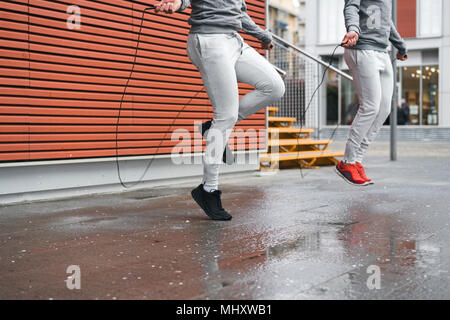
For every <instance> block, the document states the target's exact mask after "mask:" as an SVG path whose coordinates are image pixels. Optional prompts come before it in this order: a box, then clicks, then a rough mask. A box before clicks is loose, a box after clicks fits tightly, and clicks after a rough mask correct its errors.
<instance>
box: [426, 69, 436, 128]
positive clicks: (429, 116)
mask: <svg viewBox="0 0 450 320" xmlns="http://www.w3.org/2000/svg"><path fill="white" fill-rule="evenodd" d="M422 72H423V75H422V79H423V80H422V81H423V82H422V87H423V92H422V108H423V112H422V124H424V125H434V126H435V125H437V124H438V106H439V97H438V92H439V68H438V66H426V67H422Z"/></svg>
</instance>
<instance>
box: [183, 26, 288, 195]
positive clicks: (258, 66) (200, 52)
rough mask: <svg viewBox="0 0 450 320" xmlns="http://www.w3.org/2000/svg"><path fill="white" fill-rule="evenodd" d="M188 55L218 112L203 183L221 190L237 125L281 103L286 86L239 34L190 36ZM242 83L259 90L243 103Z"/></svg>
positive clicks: (208, 143)
mask: <svg viewBox="0 0 450 320" xmlns="http://www.w3.org/2000/svg"><path fill="white" fill-rule="evenodd" d="M187 52H188V56H189V58H190V59H191V61H192V63H193V64H194V65H195V66H196V67H197V68H198V69H199V71H200V73H201V76H202V79H203V82H204V85H205V89H206V92H207V94H208V97H209V99H210V101H211V104H212V106H213V108H214V119H213V123H212V126H211V129H210V130H209V131H208V134H207V137H206V150H205V155H204V156H203V167H204V169H203V173H204V177H203V182H204V184H205V186H207V187H208V188H211V189H217V188H218V184H219V165H220V164H221V162H222V154H223V150H224V149H225V145H226V142H227V141H228V138H229V136H230V133H231V131H232V129H233V127H234V126H235V124H236V122H237V121H238V120H243V119H245V118H247V117H248V116H250V115H252V114H253V113H255V112H257V111H259V110H261V109H262V108H265V107H267V106H268V105H270V104H271V103H273V102H275V101H277V100H278V99H280V98H281V97H282V96H283V94H284V90H285V88H284V82H283V80H282V79H281V77H280V75H279V74H278V73H277V72H276V71H275V69H274V68H273V67H272V65H271V64H270V63H269V62H268V61H267V60H266V59H264V58H263V57H262V56H261V55H260V54H259V53H258V52H256V51H255V50H254V49H253V48H252V47H250V46H249V45H247V44H246V43H245V42H244V40H243V39H242V37H241V36H240V35H239V34H238V33H237V32H236V33H230V34H203V33H202V34H199V33H195V34H190V35H189V37H188V42H187ZM238 82H243V83H247V84H250V85H252V86H253V87H255V90H253V91H252V92H250V93H248V94H246V95H245V96H244V97H242V98H241V99H240V100H239V91H238Z"/></svg>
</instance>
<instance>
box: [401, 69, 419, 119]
mask: <svg viewBox="0 0 450 320" xmlns="http://www.w3.org/2000/svg"><path fill="white" fill-rule="evenodd" d="M421 74H422V71H421V68H420V67H404V68H402V70H401V78H402V108H404V109H405V111H406V118H407V124H409V125H419V124H420V77H421Z"/></svg>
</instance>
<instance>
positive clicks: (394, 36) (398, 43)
mask: <svg viewBox="0 0 450 320" xmlns="http://www.w3.org/2000/svg"><path fill="white" fill-rule="evenodd" d="M389 40H390V41H391V42H392V44H393V45H394V47H396V48H397V50H398V52H399V53H400V54H401V55H405V54H406V53H407V51H408V50H407V49H406V43H405V40H403V39H402V37H401V36H400V34H399V33H398V31H397V28H396V27H395V25H394V22H393V21H392V20H391V34H390V36H389Z"/></svg>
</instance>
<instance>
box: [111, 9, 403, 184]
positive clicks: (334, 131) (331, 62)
mask: <svg viewBox="0 0 450 320" xmlns="http://www.w3.org/2000/svg"><path fill="white" fill-rule="evenodd" d="M154 9H155V6H153V5H151V6H149V7H148V8H145V9H144V10H143V11H142V16H141V23H140V26H139V34H138V40H137V44H136V49H135V52H134V58H133V64H132V68H131V71H130V74H129V76H128V78H127V81H126V83H125V87H124V91H123V93H122V97H121V99H120V105H119V112H118V116H117V121H116V126H115V144H116V148H115V149H116V150H115V151H116V152H115V153H116V168H117V176H118V177H119V181H120V184H121V185H122V187H123V188H125V189H129V188H133V187H135V186H137V185H139V184H140V183H141V182H142V181H143V179H144V177H145V175H146V174H147V172H148V170H149V169H150V167H151V166H152V164H153V161H154V160H155V158H156V155H157V154H158V151H159V150H160V148H161V146H162V144H163V142H164V139H161V140H160V143H159V145H158V148H157V150H156V152H155V155H154V156H153V157H152V158H151V160H150V161H149V163H148V164H147V166H146V168H145V170H144V173H143V174H142V175H141V177H140V178H139V179H138V180H137V181H136V182H134V183H131V184H127V183H125V182H124V181H123V179H122V175H121V171H120V160H119V142H118V134H119V124H120V116H121V113H122V106H123V102H124V98H125V95H126V93H127V89H128V86H129V83H130V80H131V78H132V76H133V73H134V68H135V66H136V60H137V54H138V50H139V44H140V40H141V36H142V27H143V25H144V18H145V14H146V13H147V11H150V10H154ZM340 46H342V44H338V45H337V46H336V48H334V50H333V53H332V54H331V57H330V62H329V64H328V66H327V67H326V68H325V70H324V71H323V75H322V79H321V81H320V83H319V85H318V86H317V88H316V89H315V90H314V92H313V94H312V95H311V98H310V100H309V102H308V105H307V107H306V108H305V110H304V112H303V114H304V115H306V113H307V112H308V110H309V108H310V107H311V103H312V101H313V99H314V96H315V95H316V93H317V91H318V90H319V89H320V87H321V86H322V84H323V82H324V80H325V76H326V73H327V71H328V70H329V69H330V67H331V66H332V64H333V60H334V57H335V54H336V50H337V49H338V48H339V47H340ZM394 61H395V59H394V60H393V61H392V62H394ZM203 89H204V87H202V89H200V90H199V91H198V92H197V93H195V95H194V96H193V97H192V98H190V99H189V101H188V102H187V103H186V104H185V105H184V106H183V107H182V108H181V109H180V110H179V111H178V113H177V115H176V117H175V118H174V119H173V121H172V123H171V124H170V127H169V131H168V132H170V130H171V129H172V128H173V126H174V124H175V121H177V120H178V117H179V116H180V114H181V113H182V112H183V111H184V109H185V108H186V107H187V106H188V105H190V103H191V102H192V100H194V99H195V98H196V97H198V95H199V94H200V93H201V92H202V91H203ZM303 123H304V120H303V119H301V121H300V133H301V131H302V129H303ZM339 126H340V124H339V122H338V124H337V125H336V127H335V128H334V130H333V132H332V134H331V136H330V138H329V139H328V140H332V139H333V138H334V135H335V134H336V132H337V129H338V128H339ZM300 140H301V138H300V137H297V144H298V142H299V141H300ZM298 152H299V153H300V151H298ZM323 152H325V150H323V151H322V153H323ZM299 165H300V173H301V176H302V178H304V174H303V169H302V164H301V162H300V161H299Z"/></svg>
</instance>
